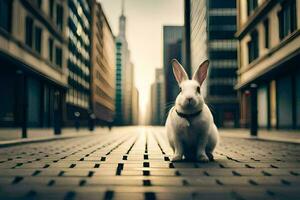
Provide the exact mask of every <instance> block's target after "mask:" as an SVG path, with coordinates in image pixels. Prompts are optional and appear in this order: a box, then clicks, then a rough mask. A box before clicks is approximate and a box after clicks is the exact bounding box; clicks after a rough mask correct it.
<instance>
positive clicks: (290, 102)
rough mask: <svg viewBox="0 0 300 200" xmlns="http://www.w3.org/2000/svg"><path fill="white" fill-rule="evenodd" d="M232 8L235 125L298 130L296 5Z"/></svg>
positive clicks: (299, 23)
mask: <svg viewBox="0 0 300 200" xmlns="http://www.w3.org/2000/svg"><path fill="white" fill-rule="evenodd" d="M237 2H238V5H237V7H238V19H239V20H238V30H237V32H236V37H237V38H238V40H239V68H238V73H237V74H238V82H237V84H236V89H237V90H238V91H239V94H240V95H239V96H240V104H241V116H240V117H241V125H242V126H243V127H248V126H249V125H250V123H255V124H258V126H259V127H261V128H269V129H270V128H271V129H272V128H277V129H299V128H300V68H299V61H300V20H299V19H300V2H299V1H298V0H283V1H270V0H260V1H258V0H248V1H237Z"/></svg>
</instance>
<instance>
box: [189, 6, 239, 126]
mask: <svg viewBox="0 0 300 200" xmlns="http://www.w3.org/2000/svg"><path fill="white" fill-rule="evenodd" d="M185 8H186V9H187V10H189V12H185V18H186V19H187V18H190V22H188V20H185V22H186V23H189V24H187V25H186V27H185V28H186V29H188V28H189V27H190V30H188V31H187V32H190V50H191V51H190V58H191V60H190V61H191V68H192V69H191V72H192V73H193V72H195V70H196V69H197V67H198V66H199V65H200V64H201V62H203V61H204V60H205V59H207V58H208V59H209V60H210V67H209V74H208V77H207V81H206V83H205V84H204V85H203V87H202V89H203V94H204V95H205V96H206V98H205V99H206V103H207V104H208V105H209V107H210V108H211V109H212V113H213V115H214V119H215V122H216V124H217V126H219V127H233V126H235V127H236V126H238V124H239V105H238V99H237V92H236V91H235V90H234V85H235V83H236V79H237V76H236V70H237V41H236V39H235V37H234V33H235V31H236V0H226V3H224V1H223V0H186V2H185Z"/></svg>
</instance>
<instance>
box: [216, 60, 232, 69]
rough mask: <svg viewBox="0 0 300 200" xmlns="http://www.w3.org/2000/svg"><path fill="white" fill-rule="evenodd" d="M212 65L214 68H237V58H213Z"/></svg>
mask: <svg viewBox="0 0 300 200" xmlns="http://www.w3.org/2000/svg"><path fill="white" fill-rule="evenodd" d="M210 65H211V66H212V67H214V68H236V67H237V61H236V60H212V61H211V62H210Z"/></svg>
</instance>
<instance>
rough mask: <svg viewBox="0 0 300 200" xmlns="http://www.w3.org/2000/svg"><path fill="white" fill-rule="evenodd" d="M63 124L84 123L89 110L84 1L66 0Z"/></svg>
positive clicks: (86, 5)
mask: <svg viewBox="0 0 300 200" xmlns="http://www.w3.org/2000/svg"><path fill="white" fill-rule="evenodd" d="M67 14H68V23H67V25H68V31H67V33H68V48H69V56H68V92H67V96H66V103H67V105H66V107H67V108H66V109H67V124H68V125H73V124H74V122H75V121H76V120H77V116H78V119H79V120H80V121H82V123H84V124H86V123H87V120H88V117H89V114H90V112H91V98H90V90H91V88H90V76H91V71H90V70H91V57H90V53H91V38H90V37H91V9H90V4H89V2H88V1H84V0H68V13H67Z"/></svg>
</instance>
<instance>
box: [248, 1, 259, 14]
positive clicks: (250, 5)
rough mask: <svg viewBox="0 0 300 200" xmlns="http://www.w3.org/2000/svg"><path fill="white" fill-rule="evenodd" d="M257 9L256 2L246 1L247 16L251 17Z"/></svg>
mask: <svg viewBox="0 0 300 200" xmlns="http://www.w3.org/2000/svg"><path fill="white" fill-rule="evenodd" d="M256 8H257V0H247V14H248V16H250V15H252V13H253V12H254V10H255V9H256Z"/></svg>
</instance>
